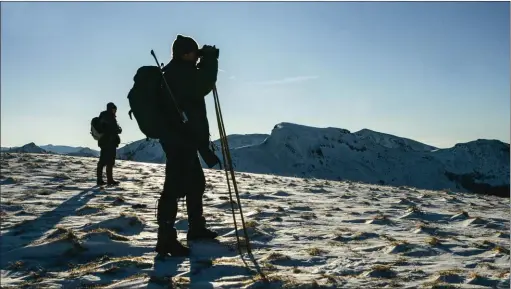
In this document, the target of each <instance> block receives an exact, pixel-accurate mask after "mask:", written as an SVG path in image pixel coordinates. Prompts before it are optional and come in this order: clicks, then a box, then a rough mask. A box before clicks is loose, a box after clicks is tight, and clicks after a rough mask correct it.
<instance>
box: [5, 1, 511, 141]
mask: <svg viewBox="0 0 511 289" xmlns="http://www.w3.org/2000/svg"><path fill="white" fill-rule="evenodd" d="M1 8H2V9H1V13H2V14H1V21H2V23H1V25H2V26H1V28H2V33H1V37H2V39H1V40H2V41H1V45H2V47H1V145H2V146H17V145H23V144H26V143H28V142H32V141H33V142H35V143H36V144H39V145H43V144H49V143H52V144H61V145H75V146H78V145H81V146H89V147H91V148H97V145H96V142H95V141H94V140H93V139H92V137H91V136H90V134H89V131H90V119H91V118H92V117H94V116H96V115H98V114H99V112H101V111H102V110H104V109H105V106H106V103H107V102H109V101H113V102H114V103H116V104H117V106H118V120H119V122H120V125H121V126H122V127H123V129H124V132H123V134H122V135H121V137H122V142H123V143H126V142H130V141H134V140H138V139H141V138H143V135H142V133H141V132H140V131H139V129H138V126H137V124H136V122H135V120H130V119H129V117H128V114H127V112H128V110H129V105H128V101H127V98H126V96H127V93H128V91H129V89H130V88H131V86H132V84H133V82H132V81H133V80H132V78H133V75H134V73H135V71H136V69H137V68H138V67H140V66H142V65H152V64H154V63H153V62H154V61H153V59H152V57H151V55H150V53H149V52H150V50H151V49H154V50H155V51H156V53H157V55H158V56H159V58H160V61H161V62H167V61H168V60H169V59H170V51H171V44H172V41H173V40H174V38H175V36H176V34H178V33H182V34H185V35H191V36H193V37H194V38H195V39H196V40H197V41H198V42H199V44H200V45H203V44H211V45H217V47H219V48H220V49H221V52H220V68H221V69H222V70H223V71H222V72H220V73H219V81H218V89H219V93H220V100H221V103H222V109H223V114H224V120H225V122H226V129H227V133H228V134H233V133H269V132H270V131H271V129H272V128H273V126H274V125H275V124H277V123H279V122H294V123H299V124H305V125H311V126H320V127H327V126H332V127H340V128H346V129H349V130H350V131H357V130H360V129H362V128H369V129H372V130H377V131H381V132H386V133H390V134H395V135H398V136H403V137H408V138H412V139H416V140H418V141H422V142H425V143H428V144H431V145H436V146H439V147H450V146H452V145H454V144H455V143H458V142H466V141H470V140H474V139H477V138H488V139H499V140H502V141H505V142H509V138H510V136H509V134H510V81H509V79H510V72H509V67H510V59H509V57H510V51H509V42H510V39H509V34H510V31H509V8H510V7H509V2H495V3H484V2H479V3H473V2H465V3H458V2H451V3H442V2H429V3H428V2H422V3H415V2H407V3H403V2H393V3H384V2H382V3H378V2H365V3H364V2H358V3H343V2H337V3H329V2H321V3H320V2H317V3H314V2H309V3H298V2H295V3H285V2H281V3H263V2H259V3H258V2H237V3H235V2H233V3H229V2H216V3H215V2H202V3H192V2H187V3H178V2H174V3H158V2H152V3H143V2H138V3H129V2H125V3H115V2H109V3H101V2H88V3H87V2H82V3H79V2H76V3H75V2H67V3H59V2H46V3H37V2H26V3H13V2H11V3H5V2H2V3H1ZM207 98H208V99H207V105H208V114H209V118H210V125H211V132H212V134H213V137H214V138H215V139H216V138H217V136H218V130H217V126H216V121H215V119H214V117H215V115H214V106H213V101H212V96H211V95H210V96H208V97H207Z"/></svg>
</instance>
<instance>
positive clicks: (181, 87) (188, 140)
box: [155, 35, 218, 256]
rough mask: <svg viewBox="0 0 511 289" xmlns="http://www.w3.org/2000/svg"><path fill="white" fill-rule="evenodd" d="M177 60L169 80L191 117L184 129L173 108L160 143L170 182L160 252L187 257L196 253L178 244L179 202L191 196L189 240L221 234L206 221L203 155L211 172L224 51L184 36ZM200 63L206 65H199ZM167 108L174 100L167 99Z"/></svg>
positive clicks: (162, 209)
mask: <svg viewBox="0 0 511 289" xmlns="http://www.w3.org/2000/svg"><path fill="white" fill-rule="evenodd" d="M172 57H173V58H172V60H171V61H170V62H169V63H168V64H167V65H166V66H165V67H164V69H163V70H164V73H165V79H166V81H167V83H168V84H169V86H170V89H171V91H172V95H173V96H174V98H175V99H176V101H177V102H178V104H179V107H181V108H182V110H183V111H184V112H185V113H186V115H187V117H188V122H187V123H186V124H183V123H182V122H180V118H179V115H178V113H177V112H176V109H175V107H174V106H172V105H167V106H163V107H166V108H165V110H166V113H165V114H166V115H167V116H168V119H167V121H168V127H169V129H168V131H167V132H166V133H165V134H166V135H165V136H164V137H162V138H160V143H161V146H162V148H163V150H164V151H165V155H166V157H167V163H166V167H165V183H164V186H163V192H162V194H161V197H160V199H159V202H158V213H157V219H158V225H159V228H158V242H157V244H156V249H155V251H156V252H158V253H159V254H163V255H166V254H170V255H172V256H187V255H189V253H190V249H189V248H188V247H186V246H183V245H182V244H181V243H180V242H179V241H178V240H177V232H176V229H175V228H174V223H175V221H176V215H177V209H178V200H179V199H180V198H183V197H185V196H186V207H187V213H188V234H187V239H188V240H189V241H190V240H197V239H214V238H216V237H217V236H218V234H217V233H216V232H214V231H211V230H209V229H207V228H206V221H205V219H204V216H203V203H202V197H203V195H204V191H205V185H206V180H205V177H204V172H203V170H202V166H201V164H200V161H199V158H198V155H197V151H199V153H200V154H201V156H202V157H203V159H204V160H205V161H206V163H208V165H209V166H210V167H212V166H214V165H215V164H216V163H218V158H217V157H216V156H215V154H214V153H213V152H212V151H211V150H210V149H209V144H210V142H209V137H210V135H209V124H208V119H207V114H206V103H205V99H204V98H205V96H206V95H207V94H209V93H210V92H211V90H212V89H213V87H214V85H215V83H216V80H217V74H218V50H217V49H216V48H214V47H212V46H206V45H205V46H204V47H203V48H202V49H200V50H199V46H198V44H197V43H196V42H195V40H193V39H192V38H190V37H186V36H181V35H178V36H177V38H176V40H175V41H174V43H173V45H172ZM199 58H200V63H199V64H197V61H198V60H199ZM164 98H166V99H165V100H163V102H164V103H169V101H170V95H168V93H167V94H165V95H164Z"/></svg>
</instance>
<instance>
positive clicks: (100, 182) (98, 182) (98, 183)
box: [96, 180, 106, 186]
mask: <svg viewBox="0 0 511 289" xmlns="http://www.w3.org/2000/svg"><path fill="white" fill-rule="evenodd" d="M96 185H97V186H104V185H106V183H105V181H103V180H98V181H97V182H96Z"/></svg>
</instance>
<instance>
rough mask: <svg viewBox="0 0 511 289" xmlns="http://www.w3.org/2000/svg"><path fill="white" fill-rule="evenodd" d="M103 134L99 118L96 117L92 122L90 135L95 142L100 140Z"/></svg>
mask: <svg viewBox="0 0 511 289" xmlns="http://www.w3.org/2000/svg"><path fill="white" fill-rule="evenodd" d="M102 132H103V130H102V127H101V123H100V121H99V117H97V116H96V117H94V118H93V119H92V120H91V122H90V134H91V135H92V137H93V138H94V139H95V140H99V139H100V138H101V137H102V136H103V133H102Z"/></svg>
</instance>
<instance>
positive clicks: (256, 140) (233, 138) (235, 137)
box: [214, 134, 269, 149]
mask: <svg viewBox="0 0 511 289" xmlns="http://www.w3.org/2000/svg"><path fill="white" fill-rule="evenodd" d="M268 137H269V135H267V134H231V135H228V136H227V141H228V142H229V148H231V149H234V148H240V147H245V146H252V145H258V144H261V143H263V142H264V140H265V139H266V138H268ZM214 143H215V144H216V145H217V146H219V147H220V139H217V140H215V141H214Z"/></svg>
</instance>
